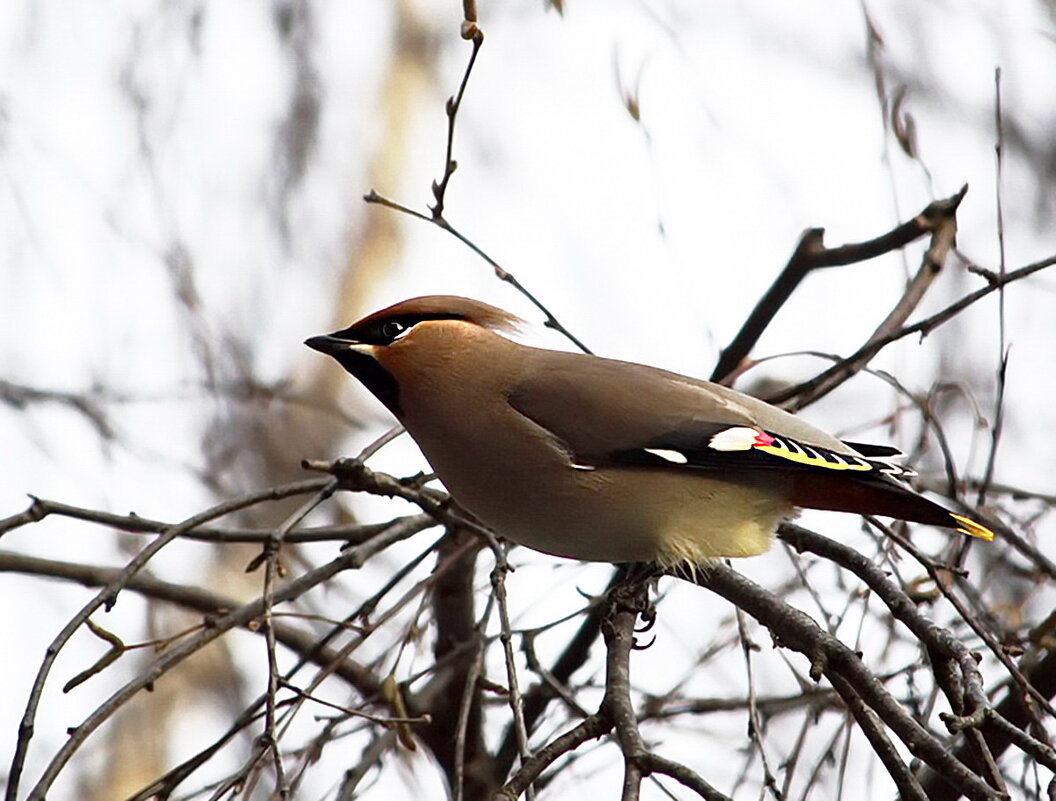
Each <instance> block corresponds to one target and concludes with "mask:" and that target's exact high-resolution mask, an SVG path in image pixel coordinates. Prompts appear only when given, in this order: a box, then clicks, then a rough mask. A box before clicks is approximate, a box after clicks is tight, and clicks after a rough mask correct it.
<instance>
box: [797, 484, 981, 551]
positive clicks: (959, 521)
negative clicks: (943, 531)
mask: <svg viewBox="0 0 1056 801" xmlns="http://www.w3.org/2000/svg"><path fill="white" fill-rule="evenodd" d="M792 503H794V504H795V505H796V506H801V507H803V508H804V509H828V510H830V511H833V512H856V513H857V514H862V515H883V516H884V517H894V518H897V519H899V520H905V521H907V522H909V523H927V524H928V525H932V526H941V527H942V528H953V529H956V530H957V531H960V532H961V533H962V534H967V535H968V536H970V537H978V538H979V539H982V540H987V541H990V540H992V539H993V538H994V532H992V531H991V530H990V529H988V528H986V527H985V526H982V525H980V524H979V523H976V522H975V521H974V520H969V519H968V518H967V517H962V516H961V515H957V514H954V513H953V512H951V511H949V510H948V509H945V508H943V507H942V506H939V504H937V503H934V502H933V501H929V500H928V499H927V498H925V497H924V496H922V495H918V494H917V493H915V492H913V490H911V489H909V488H907V487H902V486H900V485H899V484H896V483H895V482H893V481H887V480H874V481H861V480H859V481H855V480H853V479H851V480H842V481H841V480H834V479H833V476H832V475H829V474H815V473H806V472H804V473H797V474H795V475H794V476H793V482H792Z"/></svg>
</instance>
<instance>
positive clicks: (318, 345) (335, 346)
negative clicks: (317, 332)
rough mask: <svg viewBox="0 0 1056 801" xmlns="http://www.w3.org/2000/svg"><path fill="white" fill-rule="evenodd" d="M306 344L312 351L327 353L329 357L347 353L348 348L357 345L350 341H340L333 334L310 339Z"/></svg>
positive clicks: (305, 341)
mask: <svg viewBox="0 0 1056 801" xmlns="http://www.w3.org/2000/svg"><path fill="white" fill-rule="evenodd" d="M304 344H305V345H307V346H308V347H309V348H311V349H312V350H317V351H319V352H320V353H325V354H326V355H327V356H333V355H334V354H336V353H341V352H342V351H344V352H346V353H347V352H348V346H349V345H355V344H356V343H355V342H352V341H350V340H348V339H339V338H338V337H335V336H334V335H333V334H323V335H322V336H318V337H309V338H308V339H306V340H304Z"/></svg>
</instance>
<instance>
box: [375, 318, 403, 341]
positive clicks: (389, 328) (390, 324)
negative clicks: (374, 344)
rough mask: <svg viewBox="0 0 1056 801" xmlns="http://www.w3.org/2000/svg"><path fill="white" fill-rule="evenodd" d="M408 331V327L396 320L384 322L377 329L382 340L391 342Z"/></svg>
mask: <svg viewBox="0 0 1056 801" xmlns="http://www.w3.org/2000/svg"><path fill="white" fill-rule="evenodd" d="M410 330H411V327H410V326H409V325H404V324H403V323H401V322H398V321H397V320H386V321H385V322H383V323H382V324H381V328H379V329H378V332H379V333H380V334H381V336H382V338H383V339H385V340H386V341H388V342H392V341H394V340H397V339H399V338H400V337H401V336H402V335H403V334H406V333H407V332H408V331H410Z"/></svg>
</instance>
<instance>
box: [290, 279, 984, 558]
mask: <svg viewBox="0 0 1056 801" xmlns="http://www.w3.org/2000/svg"><path fill="white" fill-rule="evenodd" d="M524 324H525V323H524V321H523V320H521V319H520V318H518V317H516V316H514V315H513V314H510V313H509V312H506V311H504V310H502V309H499V308H496V307H494V306H490V305H488V304H485V303H482V302H480V301H476V300H472V299H469V298H464V297H457V296H451V295H431V296H424V297H417V298H412V299H409V300H405V301H402V302H400V303H396V304H394V305H392V306H389V307H387V308H385V309H382V310H380V311H377V312H374V313H373V314H370V315H368V316H366V317H364V318H363V319H361V320H359V321H357V322H355V323H353V324H352V325H350V326H348V327H347V328H344V329H342V330H340V331H335V332H334V333H331V334H326V335H323V336H314V337H311V338H309V339H307V340H306V341H305V344H306V345H307V346H308V347H310V348H312V349H314V350H316V351H319V352H321V353H324V354H327V355H329V356H331V357H333V358H334V359H335V360H336V361H337V362H338V364H340V366H341V367H343V368H344V369H345V370H346V371H347V372H348V373H350V374H351V375H352V376H353V377H355V378H356V379H358V380H359V381H360V382H361V383H362V384H363V385H364V386H365V387H366V388H367V389H368V390H369V391H370V392H371V393H372V394H373V395H374V396H375V397H376V398H377V399H378V400H379V401H380V402H381V403H382V404H384V406H385V407H386V408H387V409H388V410H389V411H390V412H391V413H392V414H393V415H394V416H395V417H396V418H397V420H399V422H400V423H402V425H403V426H404V427H405V428H406V430H407V431H408V432H409V433H410V435H411V437H412V438H413V439H414V440H415V441H416V442H417V444H418V446H419V447H420V449H421V451H422V453H423V455H424V456H425V458H426V459H427V460H428V462H429V464H430V465H431V467H432V469H433V472H434V473H435V474H436V476H437V477H438V478H439V479H440V481H441V482H442V483H443V485H444V487H445V488H446V489H447V491H448V492H449V493H450V495H451V497H452V498H453V500H454V501H455V502H456V503H457V504H458V506H459V507H461V508H462V509H464V510H466V511H468V512H469V513H471V514H472V515H473V516H474V517H475V518H476V519H477V520H479V521H480V522H482V523H483V524H485V525H486V526H487V527H488V528H490V529H492V530H493V531H495V532H496V533H498V534H500V535H501V536H503V537H504V538H506V539H507V540H509V541H511V542H514V543H518V544H521V545H524V546H527V547H529V548H532V549H535V550H537V551H542V552H544V553H547V554H552V555H555V556H561V557H567V558H571V559H578V560H583V561H589V562H611V563H627V562H646V563H656V564H658V565H660V566H662V567H665V568H670V567H675V566H678V565H683V564H686V565H689V566H700V565H707V564H709V563H713V562H714V561H715V560H718V559H721V558H724V557H747V556H754V555H757V554H760V553H763V552H765V551H766V550H768V549H769V547H770V545H771V542H772V540H773V538H774V535H775V531H776V528H777V526H778V525H779V524H780V523H781V522H782V521H784V520H785V519H788V518H791V517H793V516H794V515H795V514H796V513H797V510H798V509H802V508H806V509H825V510H833V511H840V512H853V513H859V514H865V515H880V516H887V517H892V518H897V519H900V520H904V521H908V522H915V523H924V524H930V525H934V526H939V527H944V528H952V529H956V530H957V531H960V532H961V533H963V534H966V535H970V536H972V537H977V538H979V539H983V540H992V539H993V536H994V535H993V532H992V531H991V530H990V529H988V528H987V527H985V526H983V525H981V524H980V523H977V522H975V521H974V520H971V519H969V518H967V517H964V516H962V515H959V514H955V513H953V512H951V511H949V510H947V509H945V508H944V507H942V506H940V505H939V504H937V503H935V502H933V501H931V500H929V499H927V498H925V497H924V496H922V495H920V494H918V493H917V492H915V491H914V490H913V489H912V488H911V487H910V486H909V485H908V484H907V483H906V479H907V478H909V477H910V476H912V475H914V473H913V472H912V471H911V470H909V469H907V468H905V467H901V466H899V465H898V464H897V462H896V461H895V459H896V458H897V457H898V456H900V455H901V454H900V453H899V451H898V450H897V449H896V448H892V447H888V446H883V445H866V444H860V443H853V442H844V441H841V440H839V439H837V438H836V437H834V436H831V435H829V434H827V433H825V432H824V431H822V430H820V429H818V428H816V427H814V426H813V425H811V424H810V423H808V422H806V421H805V420H803V419H802V418H800V417H797V416H795V415H793V414H791V413H789V412H786V411H784V410H782V409H779V408H777V407H776V406H772V405H770V404H768V403H765V402H764V401H761V400H759V399H757V398H754V397H752V396H750V395H746V394H744V393H742V392H738V391H736V390H734V389H731V388H729V387H725V386H722V385H720V384H715V383H712V382H709V381H703V380H698V379H695V378H690V377H688V376H684V375H679V374H677V373H673V372H668V371H666V370H662V369H659V368H656V367H650V366H647V365H643V364H636V363H632V362H625V361H617V360H614V359H607V358H602V357H599V356H595V355H591V354H586V353H568V352H564V351H556V350H547V349H542V348H536V347H530V346H528V345H524V344H521V343H519V342H516V341H514V340H512V339H510V338H508V336H504V334H509V333H512V332H515V331H517V330H518V329H519V328H520V327H521V326H523V325H524Z"/></svg>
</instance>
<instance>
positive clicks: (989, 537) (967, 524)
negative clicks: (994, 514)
mask: <svg viewBox="0 0 1056 801" xmlns="http://www.w3.org/2000/svg"><path fill="white" fill-rule="evenodd" d="M950 517H952V518H953V519H954V520H956V521H957V523H958V526H957V530H958V531H959V532H961V533H962V534H967V535H968V536H969V537H976V538H978V539H981V540H985V541H986V542H993V541H994V532H992V531H991V530H990V529H988V528H987V527H986V526H984V525H981V524H979V523H976V522H975V521H974V520H969V519H968V518H967V517H962V516H961V515H955V514H954V513H953V512H950Z"/></svg>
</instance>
